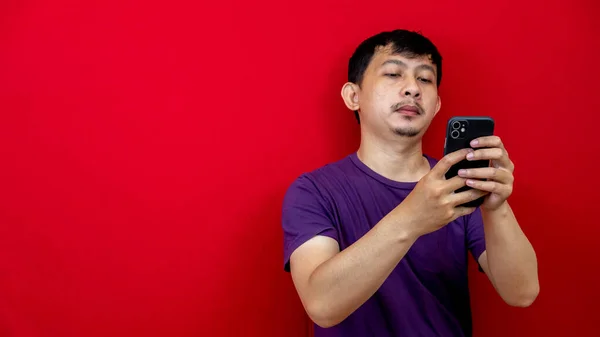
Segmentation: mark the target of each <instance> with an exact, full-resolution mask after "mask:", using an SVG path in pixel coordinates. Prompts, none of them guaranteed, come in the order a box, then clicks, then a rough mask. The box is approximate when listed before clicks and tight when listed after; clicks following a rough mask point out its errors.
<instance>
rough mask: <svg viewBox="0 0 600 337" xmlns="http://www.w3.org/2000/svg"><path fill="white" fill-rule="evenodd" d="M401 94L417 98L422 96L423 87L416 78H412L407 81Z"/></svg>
mask: <svg viewBox="0 0 600 337" xmlns="http://www.w3.org/2000/svg"><path fill="white" fill-rule="evenodd" d="M401 95H402V96H403V97H412V98H413V99H417V98H419V97H421V89H420V88H419V86H418V85H417V82H416V81H415V80H414V79H410V80H407V81H406V82H405V84H404V86H403V88H402V92H401Z"/></svg>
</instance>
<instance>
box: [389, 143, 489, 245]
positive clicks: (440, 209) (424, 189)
mask: <svg viewBox="0 0 600 337" xmlns="http://www.w3.org/2000/svg"><path fill="white" fill-rule="evenodd" d="M471 151H472V150H471V149H462V150H458V151H456V152H452V153H449V154H448V155H446V156H445V157H444V158H442V159H441V160H440V161H439V162H438V163H437V164H436V165H435V166H434V167H433V168H432V169H431V171H429V173H427V174H426V175H425V176H423V178H421V180H420V181H419V182H418V183H417V185H416V186H415V188H414V189H413V191H412V192H411V193H410V194H409V195H408V196H407V197H406V199H405V200H404V201H403V202H402V203H400V205H398V207H396V209H394V211H392V212H393V213H395V212H398V213H399V215H400V214H402V216H403V217H406V216H407V215H409V217H410V221H406V222H403V224H406V226H409V228H406V229H407V230H408V232H409V233H410V234H411V235H414V236H416V237H418V236H421V235H424V234H427V233H430V232H433V231H436V230H438V229H440V228H442V227H444V226H445V225H446V224H448V223H450V222H452V221H453V220H455V219H457V218H459V217H461V216H463V215H467V214H470V213H472V212H473V211H475V208H474V207H461V206H459V205H461V204H464V203H466V202H469V201H472V200H475V199H477V198H479V197H482V196H484V195H486V194H487V193H488V192H483V191H480V190H477V189H469V190H467V191H463V192H459V193H455V192H454V191H456V190H458V189H459V188H461V187H463V186H465V185H466V179H465V178H461V177H458V176H456V177H453V178H451V179H446V177H445V174H446V172H447V171H448V170H449V169H450V167H452V165H454V164H456V163H458V162H460V161H461V160H463V159H465V158H466V156H467V154H468V153H469V152H471Z"/></svg>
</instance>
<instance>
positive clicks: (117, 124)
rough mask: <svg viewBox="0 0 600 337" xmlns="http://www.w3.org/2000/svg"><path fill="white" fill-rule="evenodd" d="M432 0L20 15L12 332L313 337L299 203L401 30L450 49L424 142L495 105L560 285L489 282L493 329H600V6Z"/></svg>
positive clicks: (13, 24)
mask: <svg viewBox="0 0 600 337" xmlns="http://www.w3.org/2000/svg"><path fill="white" fill-rule="evenodd" d="M429 3H433V5H431V7H424V6H425V5H424V3H423V2H412V3H405V2H398V1H379V2H377V3H373V2H364V1H356V2H352V1H330V2H323V1H298V2H293V3H291V2H287V1H273V0H262V1H258V2H254V1H247V2H241V1H240V2H237V3H235V2H228V1H215V2H212V3H209V4H197V3H196V2H195V1H187V2H182V1H170V2H160V3H159V2H154V3H151V2H145V1H102V2H99V1H98V2H90V1H66V0H62V1H52V2H51V1H25V0H22V1H10V0H9V1H3V2H1V3H0V114H1V117H2V118H1V120H0V155H1V156H0V158H1V165H0V175H1V177H2V178H1V181H2V183H1V184H0V336H2V337H4V336H10V337H30V336H31V337H38V336H40V337H41V336H61V337H67V336H77V337H80V336H86V337H93V336H115V337H120V336H123V337H125V336H128V337H129V336H145V337H152V336H177V337H179V336H233V335H237V336H242V335H243V336H290V337H294V336H306V335H307V334H308V333H309V331H308V329H307V327H308V324H307V320H306V318H305V316H304V315H303V311H302V308H301V306H300V302H299V301H298V299H297V297H296V295H295V293H294V291H293V286H292V283H291V280H290V277H289V275H288V274H285V273H284V272H283V269H282V255H281V249H282V243H281V239H282V238H281V231H280V225H279V222H278V221H279V214H280V204H281V198H282V196H283V194H284V192H285V189H286V187H287V186H288V184H289V183H290V182H291V181H292V180H293V179H294V178H295V177H296V176H297V175H298V174H300V173H301V172H304V171H307V170H311V169H313V168H316V167H318V166H320V165H323V164H324V163H326V162H328V161H332V160H336V159H338V158H341V157H342V156H344V155H346V154H347V153H349V152H350V151H353V150H354V149H356V146H357V144H358V128H357V125H356V123H355V121H354V117H353V116H352V113H351V112H349V111H347V110H345V108H344V106H343V103H342V101H341V98H340V96H339V91H340V87H341V85H342V83H343V82H344V79H345V71H346V60H347V58H348V57H349V55H350V54H351V52H352V51H353V48H354V47H355V46H356V45H357V44H358V43H359V42H360V41H362V39H364V38H365V37H367V36H368V35H371V34H373V33H376V32H379V31H380V30H383V29H393V28H398V27H405V28H410V29H418V30H422V31H423V32H424V33H425V34H426V35H428V36H430V37H431V38H432V39H433V40H434V42H436V43H437V44H438V46H439V48H440V49H441V51H442V53H443V55H444V60H445V69H444V80H443V83H442V88H441V95H442V101H443V105H442V112H440V115H439V117H438V118H437V120H436V121H435V122H434V125H433V126H432V128H431V130H430V132H429V134H428V136H427V137H428V138H427V140H426V150H428V152H429V153H431V154H433V155H436V156H439V155H440V154H441V152H442V144H443V125H444V123H445V121H446V119H447V118H448V117H449V116H450V115H452V114H475V115H478V114H487V115H491V116H493V117H494V118H495V119H496V120H497V131H498V133H499V134H500V135H502V136H503V138H504V141H505V143H506V145H507V147H508V149H509V150H510V153H511V155H512V158H513V160H514V161H515V163H516V167H517V168H516V171H515V175H516V178H517V182H516V190H515V193H514V197H513V198H512V204H513V205H514V208H515V211H516V213H517V214H518V216H519V218H520V220H521V223H522V226H523V228H524V230H525V232H526V233H527V234H528V236H529V237H530V238H531V241H532V242H533V244H534V245H535V247H536V249H537V252H538V257H539V263H540V280H541V294H540V296H539V298H538V301H537V302H536V303H535V304H534V305H533V306H532V307H531V308H528V309H524V310H523V309H514V308H508V307H507V306H505V305H504V304H503V303H501V301H500V299H499V297H498V296H497V295H496V294H495V293H494V291H493V290H492V288H491V286H490V285H489V283H488V282H487V281H486V280H485V278H484V276H483V275H480V274H477V273H475V272H474V270H473V271H472V272H473V281H472V283H473V296H474V298H473V305H474V316H475V323H474V324H475V331H476V336H509V335H510V336H513V335H514V336H580V337H583V336H598V335H600V325H598V320H597V319H596V318H595V316H596V315H595V313H597V312H598V311H597V306H598V304H599V302H600V291H599V290H598V284H599V283H600V276H598V275H599V274H598V272H597V270H598V268H599V267H600V263H599V262H598V260H597V256H598V253H597V238H598V235H599V234H600V230H599V229H598V228H599V227H600V226H599V224H598V220H597V216H596V215H595V209H596V208H597V206H596V200H597V195H596V194H597V192H596V191H597V190H598V189H599V188H600V184H599V183H598V179H597V177H596V175H597V173H598V168H597V165H598V158H597V153H598V151H599V150H600V146H599V142H598V140H597V138H596V137H595V135H596V134H597V133H598V123H599V122H600V118H599V117H598V114H599V113H600V103H599V102H600V101H599V100H598V84H597V83H598V78H599V77H600V65H599V64H598V59H600V42H599V41H600V39H599V38H598V36H600V28H599V26H598V25H597V15H598V13H599V6H598V5H597V4H596V3H595V2H594V1H592V0H588V1H579V2H577V1H516V0H512V1H503V2H496V3H494V4H492V5H490V4H484V3H483V2H481V1H475V0H471V1H462V2H444V1H433V2H428V4H429ZM436 3H437V4H436ZM459 4H460V5H459ZM209 7H210V9H209ZM561 189H562V190H564V191H565V192H559V191H560V190H561ZM566 191H568V192H566ZM501 315H502V316H501ZM242 331H243V332H242Z"/></svg>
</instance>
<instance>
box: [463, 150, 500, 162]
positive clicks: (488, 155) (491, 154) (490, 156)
mask: <svg viewBox="0 0 600 337" xmlns="http://www.w3.org/2000/svg"><path fill="white" fill-rule="evenodd" d="M504 155H505V152H504V149H501V148H499V147H493V148H489V149H479V150H475V151H473V152H471V153H469V154H468V155H467V160H500V159H502V157H503V156H504Z"/></svg>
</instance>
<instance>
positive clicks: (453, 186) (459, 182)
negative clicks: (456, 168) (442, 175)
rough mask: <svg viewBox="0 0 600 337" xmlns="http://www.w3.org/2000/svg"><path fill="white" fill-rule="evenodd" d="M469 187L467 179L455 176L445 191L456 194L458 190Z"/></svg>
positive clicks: (449, 180) (448, 182) (449, 181)
mask: <svg viewBox="0 0 600 337" xmlns="http://www.w3.org/2000/svg"><path fill="white" fill-rule="evenodd" d="M466 185H467V178H463V177H459V176H455V177H452V178H450V179H448V180H447V181H446V184H445V186H444V191H446V192H454V191H456V190H457V189H459V188H461V187H463V186H466Z"/></svg>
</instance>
